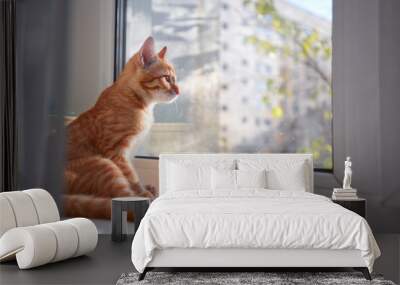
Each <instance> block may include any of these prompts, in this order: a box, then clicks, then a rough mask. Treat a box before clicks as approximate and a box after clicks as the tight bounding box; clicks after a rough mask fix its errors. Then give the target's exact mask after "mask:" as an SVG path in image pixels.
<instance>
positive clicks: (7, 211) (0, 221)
mask: <svg viewBox="0 0 400 285" xmlns="http://www.w3.org/2000/svg"><path fill="white" fill-rule="evenodd" d="M16 226H17V223H16V221H15V216H14V212H13V209H12V208H11V204H10V202H9V201H8V200H7V198H6V197H3V196H2V195H0V237H1V236H2V235H3V234H4V233H5V232H6V231H8V230H9V229H12V228H15V227H16Z"/></svg>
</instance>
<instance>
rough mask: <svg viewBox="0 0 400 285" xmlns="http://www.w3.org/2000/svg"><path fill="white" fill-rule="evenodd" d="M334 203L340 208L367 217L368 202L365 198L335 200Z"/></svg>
mask: <svg viewBox="0 0 400 285" xmlns="http://www.w3.org/2000/svg"><path fill="white" fill-rule="evenodd" d="M332 202H333V203H336V204H339V205H340V206H342V207H344V208H346V209H348V210H350V211H353V212H354V213H356V214H359V215H360V216H361V217H363V218H365V217H366V208H367V200H365V199H363V198H356V199H354V200H334V199H332Z"/></svg>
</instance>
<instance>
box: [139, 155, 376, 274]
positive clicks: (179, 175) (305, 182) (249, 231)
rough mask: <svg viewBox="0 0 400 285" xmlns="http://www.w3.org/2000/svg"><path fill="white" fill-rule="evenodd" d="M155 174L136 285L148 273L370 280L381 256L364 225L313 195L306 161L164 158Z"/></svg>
mask: <svg viewBox="0 0 400 285" xmlns="http://www.w3.org/2000/svg"><path fill="white" fill-rule="evenodd" d="M159 167H160V169H159V171H160V197H159V198H158V199H156V200H155V201H154V202H153V203H152V205H151V206H150V208H149V210H148V211H147V213H146V216H145V217H144V218H143V220H142V222H141V224H140V226H139V228H138V230H137V232H136V235H135V237H134V240H133V243H132V262H133V264H134V266H135V267H136V269H137V270H138V271H139V272H142V273H143V274H142V275H141V278H143V277H144V274H145V273H146V271H147V270H149V269H150V268H154V267H168V268H170V267H239V268H243V267H355V268H361V269H363V273H364V275H365V276H366V278H368V277H369V272H371V271H372V267H373V263H374V260H375V259H376V258H377V257H379V255H380V251H379V248H378V246H377V244H376V242H375V239H374V237H373V235H372V232H371V230H370V228H369V226H368V224H367V222H366V221H365V219H363V218H362V217H360V216H358V215H357V214H355V213H353V212H351V211H349V210H346V209H344V208H342V207H341V206H339V205H337V204H334V203H332V202H331V201H330V199H328V198H326V197H323V196H320V195H315V194H312V192H313V164H312V157H311V155H308V154H254V155H249V154H168V155H161V156H160V161H159ZM264 175H265V181H264ZM264 182H265V185H260V183H264ZM232 183H233V184H234V185H233V184H232ZM367 268H368V270H367Z"/></svg>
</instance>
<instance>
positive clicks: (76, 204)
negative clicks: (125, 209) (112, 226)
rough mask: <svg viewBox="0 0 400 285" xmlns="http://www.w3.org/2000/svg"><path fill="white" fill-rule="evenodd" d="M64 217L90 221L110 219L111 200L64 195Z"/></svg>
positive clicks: (83, 195) (84, 195)
mask: <svg viewBox="0 0 400 285" xmlns="http://www.w3.org/2000/svg"><path fill="white" fill-rule="evenodd" d="M64 215H65V216H67V217H86V218H92V219H110V218H111V198H108V197H96V196H92V195H86V194H66V195H64Z"/></svg>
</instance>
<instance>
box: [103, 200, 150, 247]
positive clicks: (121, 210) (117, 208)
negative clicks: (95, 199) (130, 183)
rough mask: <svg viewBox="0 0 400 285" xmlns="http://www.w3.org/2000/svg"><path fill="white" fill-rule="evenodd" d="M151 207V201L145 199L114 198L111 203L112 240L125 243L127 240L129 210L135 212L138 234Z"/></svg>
mask: <svg viewBox="0 0 400 285" xmlns="http://www.w3.org/2000/svg"><path fill="white" fill-rule="evenodd" d="M149 205H150V199H149V198H145V197H117V198H113V199H112V202H111V223H112V231H111V239H112V240H113V241H123V240H125V239H126V231H127V211H128V210H131V211H132V212H133V215H134V219H135V220H134V222H135V232H136V230H137V228H138V227H139V224H140V221H141V220H142V219H143V217H144V215H145V214H146V211H147V209H148V208H149Z"/></svg>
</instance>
